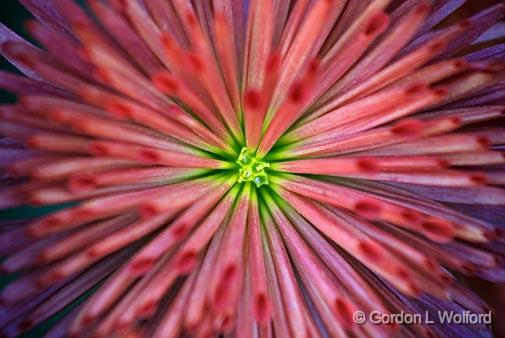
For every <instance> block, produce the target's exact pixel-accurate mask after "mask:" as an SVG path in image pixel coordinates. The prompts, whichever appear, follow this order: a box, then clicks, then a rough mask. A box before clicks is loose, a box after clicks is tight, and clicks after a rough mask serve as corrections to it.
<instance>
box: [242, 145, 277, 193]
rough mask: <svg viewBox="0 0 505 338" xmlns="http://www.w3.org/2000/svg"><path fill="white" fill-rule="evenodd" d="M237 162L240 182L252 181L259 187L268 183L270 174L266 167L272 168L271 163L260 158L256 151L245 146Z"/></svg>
mask: <svg viewBox="0 0 505 338" xmlns="http://www.w3.org/2000/svg"><path fill="white" fill-rule="evenodd" d="M237 164H238V165H239V169H238V170H239V178H238V182H239V183H242V182H250V181H252V182H254V184H256V186H257V187H258V188H259V187H261V186H262V185H264V184H268V174H267V173H266V171H265V168H270V164H269V163H267V162H262V161H260V160H258V159H257V158H256V156H255V154H254V152H252V151H250V150H249V149H247V148H245V147H244V148H242V150H241V151H240V155H239V156H238V159H237Z"/></svg>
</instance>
